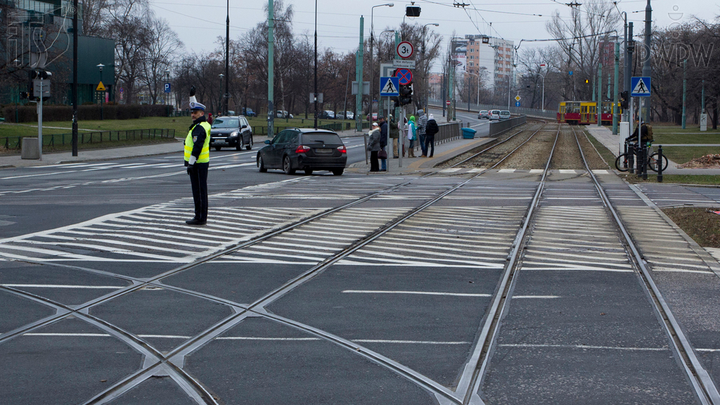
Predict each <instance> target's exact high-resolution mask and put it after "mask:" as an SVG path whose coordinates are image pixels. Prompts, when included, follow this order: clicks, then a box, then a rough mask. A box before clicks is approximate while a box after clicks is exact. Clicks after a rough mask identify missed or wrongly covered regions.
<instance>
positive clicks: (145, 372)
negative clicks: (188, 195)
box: [0, 131, 537, 404]
mask: <svg viewBox="0 0 720 405" xmlns="http://www.w3.org/2000/svg"><path fill="white" fill-rule="evenodd" d="M521 132H522V131H521ZM521 132H519V133H521ZM535 133H537V131H536V132H535ZM533 135H534V134H533ZM511 138H512V137H511ZM531 138H532V135H531V136H530V138H529V139H531ZM525 142H527V140H526V141H525ZM523 144H524V143H523ZM495 146H497V145H495ZM521 146H522V145H520V146H518V147H516V148H515V149H513V150H512V151H510V152H509V153H508V154H507V155H506V156H505V158H507V157H509V156H511V155H512V154H513V153H515V152H516V151H517V150H519V149H520V147H521ZM488 149H492V148H488ZM505 158H503V159H501V160H500V162H497V163H496V164H495V165H494V166H493V167H495V166H497V165H498V164H500V163H501V162H502V161H503V160H504V159H505ZM432 175H434V173H430V174H428V175H425V176H422V177H428V176H432ZM480 175H482V173H479V174H477V175H475V176H472V177H471V178H469V179H465V180H463V181H461V182H459V183H457V184H455V185H454V186H452V187H449V188H447V189H446V190H444V191H443V192H440V193H438V194H436V195H435V196H433V197H431V198H430V199H428V200H427V201H425V202H424V203H422V204H420V205H418V206H416V207H415V208H413V209H412V210H410V211H409V212H407V213H405V214H404V215H402V216H401V217H398V218H396V219H395V220H393V221H391V222H390V223H387V224H384V225H383V226H381V227H380V228H379V229H377V230H376V231H375V232H373V233H371V234H370V235H368V236H366V237H364V238H361V239H359V240H357V241H356V242H355V243H353V244H352V245H351V246H349V247H347V248H345V249H343V250H342V251H341V252H339V253H337V254H335V255H333V256H331V257H329V258H327V259H325V260H323V261H322V262H321V263H319V264H318V265H316V266H314V267H313V268H312V269H310V270H309V271H307V272H305V273H304V274H302V275H301V276H299V277H297V278H296V279H294V280H291V281H290V282H288V283H286V284H285V285H283V286H282V287H280V288H278V289H277V290H275V291H273V292H271V293H269V294H267V295H266V296H265V297H263V298H262V299H261V300H259V301H258V302H255V303H253V304H251V305H249V306H246V305H243V304H240V303H236V302H232V301H229V300H225V299H221V298H218V297H214V296H211V295H207V294H201V293H197V292H194V291H192V290H187V289H183V288H179V287H174V286H169V285H166V284H163V283H162V280H163V279H166V278H168V277H171V276H173V275H176V274H179V273H181V272H183V271H186V270H189V269H192V268H195V267H197V266H200V265H202V264H205V263H209V262H212V261H213V260H215V259H217V258H220V257H223V256H225V255H227V254H229V253H232V252H236V251H239V250H242V249H245V248H248V247H251V246H253V245H257V244H259V243H262V242H263V241H265V240H269V239H271V238H273V237H275V236H278V235H281V234H284V233H287V232H290V231H292V230H294V229H297V228H300V227H302V226H303V225H306V224H310V223H312V222H314V221H318V220H320V219H322V218H326V217H328V216H330V215H332V214H335V213H339V212H342V211H343V210H346V209H348V208H351V207H354V206H356V205H359V204H361V203H363V202H366V201H369V200H371V199H373V198H376V197H378V196H380V195H383V194H387V193H391V192H393V191H396V190H399V189H401V188H403V187H405V186H408V185H409V184H411V183H412V182H413V180H410V181H406V182H403V183H401V184H396V185H393V186H391V187H388V188H386V189H384V190H380V191H378V192H375V193H371V194H369V195H366V196H364V197H362V198H359V199H356V200H354V201H351V202H349V203H346V204H343V205H340V206H337V207H334V208H331V209H327V210H325V211H323V212H321V213H318V214H316V215H312V216H310V217H308V218H304V219H301V220H299V221H296V222H294V223H292V224H289V225H287V226H284V227H282V228H280V229H276V230H274V231H270V232H267V233H265V234H263V235H261V236H259V237H256V238H254V239H252V240H249V241H246V242H243V243H239V244H235V245H233V246H230V247H227V248H225V249H222V250H220V251H217V252H215V253H213V254H211V255H208V256H206V257H203V258H200V259H198V260H196V261H194V262H192V263H189V264H187V265H183V266H180V267H178V268H175V269H172V270H170V271H166V272H164V273H161V274H159V275H156V276H154V277H151V278H149V279H136V278H133V277H122V276H121V277H119V278H121V279H124V280H126V281H132V282H133V285H131V286H129V287H126V288H122V289H120V290H119V291H116V292H113V293H110V294H106V295H104V296H102V297H99V298H97V299H94V300H91V301H89V302H87V303H85V304H83V305H79V306H68V305H64V304H61V303H58V302H55V301H52V300H49V299H46V298H43V297H40V296H37V295H35V294H32V293H29V292H26V291H23V290H20V289H16V288H11V287H5V286H0V289H2V290H5V291H7V292H10V293H13V294H15V295H19V296H23V297H25V298H28V299H31V300H34V301H37V302H42V303H44V304H45V305H49V306H51V307H53V308H55V309H56V311H57V313H56V314H55V315H53V316H49V317H46V318H44V319H42V320H40V321H37V322H34V323H31V324H29V325H25V326H24V327H21V328H18V329H16V330H13V331H10V332H8V333H5V334H3V335H2V336H1V337H0V343H3V342H5V341H8V340H10V339H13V338H15V337H17V336H21V335H23V334H25V333H29V332H32V331H33V330H37V329H40V328H42V327H45V326H48V325H51V324H54V323H56V322H59V321H61V320H63V319H67V318H68V317H70V316H77V317H79V318H81V319H83V320H85V321H87V322H89V323H91V324H94V325H95V326H98V327H100V328H101V329H102V330H105V331H107V332H108V333H110V334H111V335H113V336H116V337H118V338H119V339H120V340H122V341H124V342H125V343H126V344H128V345H130V346H131V347H133V348H134V349H135V350H136V351H137V352H139V353H141V354H143V356H145V358H146V360H145V363H146V365H147V367H143V368H141V369H140V370H138V371H137V372H136V373H134V374H133V375H130V376H127V377H126V378H124V379H123V380H122V381H120V382H118V383H117V384H115V385H114V386H112V387H110V388H108V389H107V390H105V391H103V392H102V393H100V394H98V395H97V396H95V397H94V398H93V399H91V400H90V401H88V402H86V404H104V403H108V402H109V401H112V400H113V399H115V398H117V397H118V396H120V395H122V394H123V393H124V392H127V391H128V390H129V389H132V388H133V387H135V386H137V385H138V384H140V383H141V382H143V381H144V380H145V379H147V378H149V377H150V376H151V375H153V373H152V372H151V370H162V371H163V372H165V373H169V374H170V375H171V377H172V378H173V379H174V380H175V381H176V382H177V383H178V384H179V385H180V386H181V387H183V389H184V390H186V392H187V393H188V395H190V396H191V397H193V398H195V399H196V400H200V399H201V400H202V401H203V402H204V403H207V404H216V403H217V401H216V400H215V399H214V398H213V397H212V395H210V394H209V393H208V392H207V391H206V390H205V388H204V387H203V385H202V384H201V383H200V382H199V381H197V380H196V379H194V378H193V377H192V376H191V375H189V374H188V373H187V372H185V371H184V370H182V366H181V365H182V359H180V360H178V356H180V357H184V355H186V354H189V353H191V352H192V351H194V350H196V349H197V348H199V347H201V346H202V345H204V344H206V343H207V342H208V341H210V340H211V339H212V338H214V337H216V336H217V335H219V334H220V333H222V332H224V331H226V330H228V329H229V328H230V327H232V326H235V325H237V324H238V323H240V322H241V321H242V320H243V319H245V318H246V317H247V316H257V315H258V314H260V315H261V316H267V317H270V318H273V316H270V315H269V314H267V313H266V312H265V311H264V307H265V306H266V305H268V304H270V303H271V302H273V301H274V300H277V299H278V298H280V297H282V296H283V295H285V294H286V293H287V292H289V291H291V290H293V289H294V288H296V287H297V286H298V285H301V284H303V283H305V282H306V281H307V280H309V279H312V278H313V277H314V276H316V275H317V274H319V273H321V272H322V271H323V270H325V269H327V268H328V267H330V266H331V265H332V264H333V263H335V262H337V261H339V260H341V259H342V258H344V257H347V256H349V255H350V254H352V253H353V252H355V251H357V250H358V249H360V248H362V247H363V246H365V245H367V244H369V243H371V242H372V241H374V240H376V239H378V238H379V237H381V236H382V235H384V234H386V233H387V232H389V231H391V230H392V229H394V228H395V227H397V226H398V225H400V224H402V223H403V222H405V221H406V220H408V219H410V218H412V217H414V216H415V215H417V214H418V213H420V212H422V211H423V210H425V209H426V208H428V207H430V206H433V205H434V204H435V203H437V202H438V201H440V200H442V199H443V198H444V197H445V196H447V195H449V194H451V193H453V192H454V191H456V190H458V189H460V188H461V187H463V186H464V185H465V184H467V183H468V182H470V181H471V180H473V179H475V178H476V177H478V176H480ZM24 262H27V263H34V264H43V263H41V262H33V261H32V260H24ZM60 266H61V267H66V268H73V269H76V270H82V271H91V272H95V271H93V269H86V268H82V267H78V266H68V265H60ZM95 273H104V272H100V271H97V272H95ZM113 276H115V277H117V276H118V275H115V274H113ZM149 286H150V287H152V286H156V287H161V288H166V289H169V290H173V291H177V292H181V293H185V294H189V295H193V296H197V297H201V298H203V299H207V300H210V301H213V302H218V303H222V304H225V305H230V306H232V307H233V308H235V309H236V311H239V312H238V313H236V314H235V315H233V316H230V317H229V318H227V319H225V320H223V321H221V322H220V323H218V324H216V325H214V326H213V327H211V328H209V329H207V330H206V331H205V332H203V333H202V334H200V335H198V336H196V337H194V338H193V339H191V341H190V342H187V343H186V344H183V345H181V346H179V347H178V348H176V349H175V350H173V351H172V352H170V353H168V354H167V355H162V354H161V353H159V352H158V351H157V350H155V349H154V348H153V347H152V345H150V344H149V343H147V342H145V341H144V340H143V339H141V338H139V337H137V336H136V335H134V334H132V333H130V332H127V331H124V330H123V329H121V328H118V327H116V326H114V325H112V324H109V323H107V322H105V321H102V320H101V319H99V318H95V317H92V316H91V315H89V313H88V311H89V309H90V308H92V307H95V306H98V305H101V304H103V303H107V302H110V301H112V300H114V299H117V298H119V297H122V296H125V295H128V294H132V293H133V292H136V291H138V290H140V289H143V288H147V287H149ZM274 319H275V320H277V321H282V322H284V323H289V324H293V325H294V326H295V327H297V328H299V329H303V330H306V331H308V332H310V333H313V334H315V335H319V336H321V337H322V338H324V339H327V340H329V341H332V342H335V343H336V344H339V345H341V346H344V347H346V348H348V349H350V350H353V351H354V352H356V353H358V354H360V355H363V356H364V357H366V358H368V359H370V360H372V361H374V362H377V363H379V364H381V365H383V366H385V367H388V368H390V369H392V370H394V371H395V372H397V373H398V374H400V375H403V376H405V377H406V378H408V379H410V380H413V381H416V382H418V383H420V385H422V386H424V387H425V388H426V389H428V390H429V391H431V392H434V393H435V394H436V395H440V396H442V397H445V398H446V399H447V400H450V401H451V402H455V403H459V401H458V399H457V398H456V397H455V396H454V394H453V393H452V391H450V390H449V389H448V388H446V387H443V386H442V385H440V384H438V383H436V382H434V381H433V380H431V379H429V378H427V377H424V376H422V375H421V374H419V373H416V372H414V371H413V370H411V369H409V368H407V367H405V366H403V365H401V364H399V363H397V362H395V361H393V360H392V359H389V358H386V357H385V356H382V355H381V354H379V353H376V352H373V351H371V350H369V349H365V348H363V347H361V346H359V345H357V344H355V343H352V342H350V341H346V340H344V339H342V338H340V337H338V336H333V335H331V334H328V333H324V332H322V331H320V330H317V329H314V328H311V327H309V326H303V325H300V324H297V323H293V322H292V321H291V320H281V319H280V317H274ZM172 358H175V362H173V361H171V360H170V359H172ZM176 363H180V366H178V365H177V364H176Z"/></svg>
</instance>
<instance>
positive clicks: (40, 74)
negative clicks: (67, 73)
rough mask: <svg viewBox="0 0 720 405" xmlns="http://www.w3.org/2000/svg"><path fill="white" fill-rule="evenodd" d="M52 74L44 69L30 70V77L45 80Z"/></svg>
mask: <svg viewBox="0 0 720 405" xmlns="http://www.w3.org/2000/svg"><path fill="white" fill-rule="evenodd" d="M51 76H52V72H48V71H46V70H31V71H30V79H43V80H47V79H49V78H50V77H51Z"/></svg>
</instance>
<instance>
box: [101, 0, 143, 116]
mask: <svg viewBox="0 0 720 405" xmlns="http://www.w3.org/2000/svg"><path fill="white" fill-rule="evenodd" d="M109 14H110V17H109V18H110V20H109V23H108V24H107V26H106V27H105V33H106V35H107V36H109V37H110V38H113V39H114V40H115V59H116V74H117V81H118V82H120V83H122V85H123V87H124V89H125V96H126V102H127V103H128V104H132V103H134V102H135V98H136V93H137V89H136V86H137V84H138V80H139V79H140V77H141V76H142V74H143V68H142V63H143V60H144V57H145V50H146V48H147V47H148V44H149V43H150V41H151V39H152V38H153V33H152V26H151V22H152V20H151V18H152V10H151V9H150V7H149V6H148V3H147V0H114V2H113V3H112V5H111V7H110V10H109Z"/></svg>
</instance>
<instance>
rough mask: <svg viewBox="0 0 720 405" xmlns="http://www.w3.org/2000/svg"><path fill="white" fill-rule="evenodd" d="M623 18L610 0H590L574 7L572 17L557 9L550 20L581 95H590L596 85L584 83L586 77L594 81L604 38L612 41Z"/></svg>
mask: <svg viewBox="0 0 720 405" xmlns="http://www.w3.org/2000/svg"><path fill="white" fill-rule="evenodd" d="M619 22H620V14H618V13H617V11H615V9H614V5H613V3H612V2H611V1H609V0H588V1H585V2H583V4H582V6H573V7H572V17H571V19H570V22H569V23H568V22H567V21H566V19H564V18H563V17H561V16H560V13H559V12H558V11H556V12H555V15H553V17H552V19H551V20H550V21H549V22H548V23H547V25H546V28H547V31H548V32H549V33H550V35H552V36H553V37H554V38H555V39H556V42H557V45H558V46H559V47H560V49H561V51H562V53H563V55H564V58H563V60H564V61H567V63H566V66H567V69H568V71H570V70H571V71H573V74H572V75H568V77H567V80H568V82H571V83H569V84H574V94H576V98H577V99H589V98H590V94H591V93H592V89H591V88H590V86H584V83H585V80H586V79H588V80H590V81H592V78H593V77H594V76H595V74H596V72H597V68H598V64H599V62H600V59H601V53H600V52H601V47H600V42H601V41H608V40H609V38H610V37H611V34H613V35H614V32H613V31H615V29H616V28H617V26H618V24H619Z"/></svg>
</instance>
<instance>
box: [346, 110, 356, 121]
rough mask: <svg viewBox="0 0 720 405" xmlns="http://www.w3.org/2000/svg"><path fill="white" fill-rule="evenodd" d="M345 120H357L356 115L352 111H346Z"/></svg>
mask: <svg viewBox="0 0 720 405" xmlns="http://www.w3.org/2000/svg"><path fill="white" fill-rule="evenodd" d="M345 119H346V120H354V119H355V113H354V112H352V111H345Z"/></svg>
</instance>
